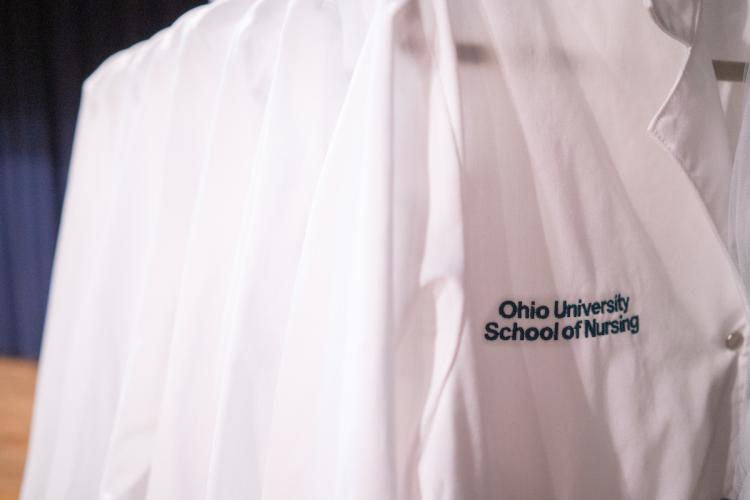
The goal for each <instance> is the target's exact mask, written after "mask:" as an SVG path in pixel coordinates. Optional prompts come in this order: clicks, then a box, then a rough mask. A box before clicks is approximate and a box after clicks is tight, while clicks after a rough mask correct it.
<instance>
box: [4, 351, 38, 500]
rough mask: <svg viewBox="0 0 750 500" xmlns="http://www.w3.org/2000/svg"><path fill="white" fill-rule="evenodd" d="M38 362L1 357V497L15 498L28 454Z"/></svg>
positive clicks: (9, 499) (11, 499) (13, 499)
mask: <svg viewBox="0 0 750 500" xmlns="http://www.w3.org/2000/svg"><path fill="white" fill-rule="evenodd" d="M35 381H36V363H33V362H31V361H25V360H16V359H9V358H3V357H0V500H16V499H17V498H18V493H19V488H20V486H21V475H22V474H23V464H24V460H25V458H26V445H27V441H28V435H29V423H30V418H31V407H32V404H33V400H34V383H35Z"/></svg>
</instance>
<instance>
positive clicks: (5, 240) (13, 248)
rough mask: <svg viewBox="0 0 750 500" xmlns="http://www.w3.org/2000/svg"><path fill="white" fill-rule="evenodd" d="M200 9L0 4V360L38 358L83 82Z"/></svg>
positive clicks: (108, 2)
mask: <svg viewBox="0 0 750 500" xmlns="http://www.w3.org/2000/svg"><path fill="white" fill-rule="evenodd" d="M201 3H204V2H199V1H190V0H140V1H138V0H95V1H94V0H71V1H65V0H56V1H55V0H52V1H38V0H0V355H13V356H18V355H20V356H24V357H32V358H34V357H37V356H38V355H39V347H40V343H41V337H42V330H43V326H44V312H45V308H46V303H47V290H48V287H49V277H50V270H51V267H52V259H53V255H54V246H55V239H56V236H57V228H58V223H59V220H60V210H61V207H62V200H63V195H64V194H65V183H66V179H67V171H68V162H69V161H70V151H71V144H72V141H73V134H74V131H75V121H76V116H77V113H78V103H79V98H80V95H81V85H82V84H83V81H84V80H85V79H86V77H87V76H88V75H90V74H91V73H92V72H93V71H94V70H95V69H96V68H97V66H99V64H101V63H102V62H103V61H104V59H106V58H107V57H108V56H110V55H111V54H113V53H115V52H117V51H119V50H121V49H124V48H127V47H129V46H131V45H133V44H135V43H136V42H138V41H140V40H143V39H145V38H148V37H150V36H151V35H153V34H154V33H156V32H157V31H158V30H160V29H162V28H164V27H166V26H168V25H170V24H172V22H174V20H175V19H177V17H179V16H180V15H181V14H182V13H184V12H185V11H187V10H188V9H190V8H192V7H195V6H197V5H199V4H201Z"/></svg>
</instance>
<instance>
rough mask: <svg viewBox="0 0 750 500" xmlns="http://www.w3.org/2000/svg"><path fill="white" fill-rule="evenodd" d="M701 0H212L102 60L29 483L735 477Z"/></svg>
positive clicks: (575, 489)
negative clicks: (510, 334)
mask: <svg viewBox="0 0 750 500" xmlns="http://www.w3.org/2000/svg"><path fill="white" fill-rule="evenodd" d="M700 9H701V7H700V5H699V4H697V3H692V2H688V1H685V2H682V1H676V2H675V3H673V4H670V3H669V2H668V0H660V1H658V2H654V4H652V9H651V12H652V15H649V13H648V10H647V9H646V8H644V6H643V5H639V4H638V3H637V2H631V1H626V0H617V1H613V2H607V4H606V5H603V4H598V3H595V2H584V1H583V0H570V1H567V2H557V1H547V0H534V1H529V0H517V1H516V0H513V1H504V2H491V1H489V0H464V1H461V2H453V1H451V2H448V1H445V0H389V1H386V0H369V1H365V0H361V1H359V2H350V1H345V0H340V1H323V2H321V1H319V0H222V1H220V2H212V3H211V4H209V5H207V6H203V7H201V8H198V9H196V10H194V11H191V12H190V13H188V14H186V15H185V16H183V17H182V18H181V19H180V20H178V21H177V23H175V25H173V26H172V27H170V28H168V29H166V30H164V31H163V32H161V33H159V34H157V35H156V36H155V37H153V38H152V39H150V40H148V41H145V42H143V43H141V44H139V45H137V46H135V47H133V48H131V49H129V50H127V51H124V52H122V53H120V54H118V55H116V56H114V57H112V58H110V59H109V60H108V61H107V62H106V63H105V64H104V65H102V66H101V67H100V68H99V69H98V70H97V72H96V73H95V74H94V75H92V77H90V78H89V80H88V81H87V83H86V85H85V87H84V97H83V102H82V105H81V111H80V119H79V125H78V131H77V136H76V145H75V152H74V156H73V160H72V164H71V177H70V186H69V191H68V195H67V198H66V202H65V203H66V204H65V208H64V214H63V221H62V226H61V236H60V241H59V244H58V251H57V255H56V261H55V269H54V276H53V287H52V291H51V295H50V307H49V314H48V320H47V324H46V331H45V339H44V346H43V353H42V359H41V370H40V374H39V382H38V391H37V396H36V397H37V400H36V409H35V415H34V421H33V430H32V439H31V443H30V455H29V460H28V464H27V468H26V472H25V478H24V485H23V492H22V499H23V500H43V499H44V500H47V499H48V500H52V499H55V500H81V499H107V500H125V499H128V500H141V499H147V500H164V499H175V500H191V499H201V500H204V499H205V500H208V499H210V500H230V499H257V500H289V499H295V500H298V499H299V500H313V499H315V500H343V499H354V498H356V499H357V500H383V499H394V500H401V499H404V500H420V499H421V500H428V499H430V500H432V499H441V500H459V499H513V498H555V499H594V498H596V499H599V498H611V499H639V500H640V499H646V498H648V499H664V500H674V499H678V498H679V499H683V498H696V499H698V498H700V499H704V498H720V497H722V496H734V495H736V494H737V492H738V490H739V481H738V480H737V477H736V476H737V475H736V474H735V470H734V466H735V456H736V454H737V452H738V450H737V443H738V436H739V423H740V422H741V421H742V419H743V418H744V413H745V405H746V391H747V374H748V367H747V342H745V343H744V344H743V345H742V346H740V347H739V348H738V349H737V350H731V349H727V347H726V346H725V343H724V341H725V338H726V336H727V335H728V334H729V333H730V332H733V331H737V332H740V333H741V334H743V335H744V336H745V337H746V338H747V336H748V334H750V329H748V320H747V319H748V307H747V299H746V293H745V291H744V289H743V286H742V281H741V278H740V275H739V272H738V270H737V268H736V266H735V265H734V264H733V261H732V257H731V255H730V253H729V251H728V247H727V228H728V221H727V210H726V207H727V206H728V203H729V199H728V196H729V180H730V179H729V177H730V172H731V165H730V162H731V154H730V152H729V142H728V140H727V137H726V133H725V132H724V133H723V135H722V129H721V128H719V129H715V128H712V127H713V125H714V124H715V123H720V122H721V106H720V103H719V99H718V93H717V91H716V86H715V83H714V81H713V77H712V74H711V68H710V60H709V58H708V57H707V56H706V55H705V54H706V51H705V50H704V49H703V48H702V47H703V45H702V44H703V42H702V35H701V34H702V33H703V31H702V28H701V25H700V16H699V15H698V13H699V12H700ZM686 12H690V13H694V14H695V15H693V14H690V15H687V14H685V13H686ZM655 20H656V21H657V22H654V21H655ZM663 29H666V30H667V31H670V30H673V31H670V34H669V35H668V34H666V33H665V32H664V31H663ZM616 294H620V295H616ZM613 297H619V298H621V299H622V302H620V301H619V300H618V302H617V303H618V308H620V309H622V304H624V303H627V305H628V309H627V311H624V310H619V309H618V311H619V313H618V312H614V313H606V314H605V313H602V314H593V315H589V316H587V318H588V319H597V320H599V321H609V320H619V319H622V318H620V317H619V315H618V314H622V316H623V318H624V319H629V320H631V319H632V318H633V317H635V316H637V318H638V319H639V327H638V332H637V333H630V332H623V333H618V334H610V335H606V336H601V337H591V338H586V337H584V336H583V334H581V336H580V338H576V339H573V340H563V339H562V338H561V337H560V340H555V341H541V340H537V341H521V340H515V341H503V340H500V339H499V338H498V339H496V340H488V339H487V338H486V337H485V334H486V332H487V325H488V323H491V322H497V323H500V324H503V325H511V324H512V322H513V320H505V319H503V318H500V317H499V315H498V308H499V305H500V304H501V303H502V302H503V301H505V300H511V301H515V302H517V301H523V302H524V303H525V304H530V303H531V302H532V301H534V303H535V304H536V305H553V304H554V302H555V300H559V301H562V300H567V301H572V302H574V303H575V302H576V301H577V300H578V299H581V300H582V301H583V302H590V301H597V300H606V299H609V298H613ZM613 304H614V303H613ZM576 319H577V318H567V319H562V320H560V322H561V327H562V326H565V325H574V324H575V322H576ZM554 321H555V320H554V319H553V318H548V319H519V320H517V322H518V323H519V324H521V325H522V326H523V327H524V328H527V327H529V326H536V327H542V326H545V325H548V324H552V323H553V322H554ZM632 328H634V327H632ZM490 336H491V335H490Z"/></svg>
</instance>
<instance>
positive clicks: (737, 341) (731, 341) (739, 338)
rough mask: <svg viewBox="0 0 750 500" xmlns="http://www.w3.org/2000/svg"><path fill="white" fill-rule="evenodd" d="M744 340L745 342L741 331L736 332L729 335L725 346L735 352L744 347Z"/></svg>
mask: <svg viewBox="0 0 750 500" xmlns="http://www.w3.org/2000/svg"><path fill="white" fill-rule="evenodd" d="M744 340H745V337H744V336H743V335H742V333H741V332H739V331H736V332H732V333H730V334H729V335H727V338H726V340H725V341H724V344H725V345H726V346H727V348H728V349H731V350H733V351H734V350H736V349H739V347H740V346H741V345H742V342H743V341H744Z"/></svg>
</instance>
